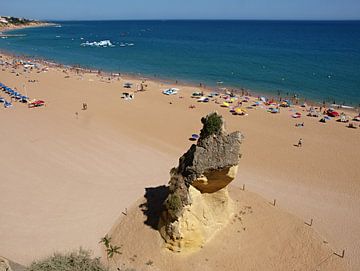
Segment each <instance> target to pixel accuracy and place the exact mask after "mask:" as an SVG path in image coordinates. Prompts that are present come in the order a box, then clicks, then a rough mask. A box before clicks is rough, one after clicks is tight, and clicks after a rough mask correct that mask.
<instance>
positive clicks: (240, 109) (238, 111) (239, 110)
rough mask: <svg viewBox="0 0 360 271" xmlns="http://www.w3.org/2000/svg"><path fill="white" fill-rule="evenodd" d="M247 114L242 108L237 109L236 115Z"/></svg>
mask: <svg viewBox="0 0 360 271" xmlns="http://www.w3.org/2000/svg"><path fill="white" fill-rule="evenodd" d="M245 112H246V111H245V110H244V109H242V108H240V107H237V108H235V113H236V114H239V115H242V114H245Z"/></svg>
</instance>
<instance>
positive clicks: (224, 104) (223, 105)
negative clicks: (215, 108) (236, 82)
mask: <svg viewBox="0 0 360 271" xmlns="http://www.w3.org/2000/svg"><path fill="white" fill-rule="evenodd" d="M221 106H222V107H229V106H230V104H229V103H228V102H223V104H222V105H221Z"/></svg>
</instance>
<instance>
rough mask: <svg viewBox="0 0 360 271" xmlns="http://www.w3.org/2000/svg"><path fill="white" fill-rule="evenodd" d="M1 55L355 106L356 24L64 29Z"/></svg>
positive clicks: (21, 40) (80, 25)
mask: <svg viewBox="0 0 360 271" xmlns="http://www.w3.org/2000/svg"><path fill="white" fill-rule="evenodd" d="M56 23H58V24H60V25H61V27H54V26H51V27H43V28H29V29H22V30H16V31H14V33H19V34H20V33H21V34H26V35H25V36H23V37H11V38H10V37H9V38H7V39H0V49H1V50H3V51H7V52H11V53H15V54H18V55H27V56H31V57H38V58H45V59H48V60H51V61H56V62H59V63H62V64H68V65H81V66H84V67H88V68H93V69H102V70H105V71H109V72H116V73H118V72H121V73H127V74H132V75H140V76H147V77H157V78H161V79H162V80H178V81H179V82H184V83H191V84H196V85H199V83H202V84H205V85H207V86H210V87H216V86H217V82H218V81H221V82H223V83H222V84H221V86H223V87H229V88H246V89H251V90H253V91H254V92H255V93H264V94H266V95H268V96H273V97H277V96H278V95H280V96H282V97H284V96H287V95H288V96H291V95H294V94H297V95H298V96H299V97H300V98H306V99H309V100H314V101H318V102H322V101H326V102H330V103H333V102H334V101H335V103H338V104H347V105H353V106H354V105H355V106H358V105H359V104H360V21H231V20H230V21H221V20H213V21H212V20H211V21H202V20H199V21H181V20H180V21H177V20H164V21H62V22H56Z"/></svg>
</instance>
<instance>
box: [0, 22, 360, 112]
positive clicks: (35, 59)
mask: <svg viewBox="0 0 360 271" xmlns="http://www.w3.org/2000/svg"><path fill="white" fill-rule="evenodd" d="M53 25H57V24H53ZM53 25H43V26H39V27H48V26H53ZM20 29H21V28H20ZM14 30H17V29H14ZM10 31H11V30H10ZM0 55H3V56H7V57H10V58H12V59H20V60H22V61H29V62H34V63H39V64H41V65H45V66H48V67H53V68H61V69H63V68H67V69H70V70H78V71H79V72H82V73H89V74H101V75H102V76H103V77H112V78H113V77H114V76H115V77H116V76H117V75H118V76H120V77H122V78H123V79H128V80H140V81H141V80H143V79H145V80H150V81H154V82H157V83H160V84H166V85H175V86H179V87H192V88H194V92H195V91H198V90H203V91H206V92H209V93H211V92H213V91H216V92H219V93H225V92H226V91H230V92H232V93H234V94H237V95H240V94H241V93H242V92H244V94H245V95H246V96H250V97H255V98H256V97H267V98H269V99H274V100H277V101H279V98H280V99H282V100H286V99H287V100H290V101H292V102H293V101H294V100H295V98H294V96H293V95H289V96H279V95H276V94H274V93H267V92H259V91H254V90H252V89H247V88H233V87H227V86H224V87H219V86H218V87H216V86H211V85H210V86H209V85H204V84H202V83H199V85H196V84H195V83H193V82H186V81H178V80H176V79H174V78H162V77H158V76H146V75H141V74H139V73H134V74H132V73H124V72H119V71H118V72H116V71H113V72H111V71H104V70H102V69H95V68H91V67H86V66H83V65H80V64H76V65H67V64H63V63H60V62H56V61H53V60H49V59H46V58H44V59H42V58H38V57H31V56H29V55H26V54H24V55H21V54H17V53H11V52H7V51H6V50H2V49H0ZM243 96H244V95H243ZM303 103H306V104H307V105H309V106H313V107H327V108H330V107H334V108H336V109H339V110H343V111H345V112H356V113H358V112H360V106H347V105H337V104H336V105H334V104H331V103H321V102H319V101H315V100H311V99H307V98H306V97H304V98H300V99H298V102H297V104H296V105H299V106H300V105H301V104H303ZM293 104H294V105H295V103H293ZM343 106H344V107H343Z"/></svg>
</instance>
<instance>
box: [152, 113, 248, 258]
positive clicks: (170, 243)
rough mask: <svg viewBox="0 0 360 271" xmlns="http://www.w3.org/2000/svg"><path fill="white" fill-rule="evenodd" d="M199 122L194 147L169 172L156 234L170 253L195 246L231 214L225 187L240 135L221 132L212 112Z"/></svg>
mask: <svg viewBox="0 0 360 271" xmlns="http://www.w3.org/2000/svg"><path fill="white" fill-rule="evenodd" d="M201 121H202V123H203V129H202V130H201V134H200V138H199V140H198V142H197V144H196V145H195V144H194V145H192V146H191V147H190V149H189V150H188V151H187V152H186V153H185V154H184V155H183V156H182V157H180V159H179V165H178V167H177V168H173V169H172V170H171V172H170V174H171V179H170V182H169V191H170V193H169V196H168V197H167V199H166V200H165V202H164V211H163V212H162V216H161V218H160V223H159V230H160V233H161V236H162V237H163V239H164V240H165V243H166V247H167V248H169V249H170V250H172V251H177V252H183V251H191V250H196V249H198V248H201V247H202V246H203V245H204V244H205V243H206V242H207V241H208V240H210V239H211V237H212V236H213V235H214V234H215V233H216V232H217V231H218V230H220V229H221V228H222V227H224V225H226V224H227V223H228V221H229V220H230V218H231V216H232V213H233V203H232V201H231V199H230V197H229V195H228V191H227V186H228V184H229V183H230V182H231V181H233V180H234V178H235V177H236V173H237V167H238V163H239V159H240V156H241V155H240V144H241V140H242V135H241V134H240V132H234V133H231V134H227V133H226V131H225V128H224V120H223V118H222V117H221V116H220V115H218V114H217V113H216V112H215V113H211V114H209V115H208V116H206V117H205V118H202V120H201Z"/></svg>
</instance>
